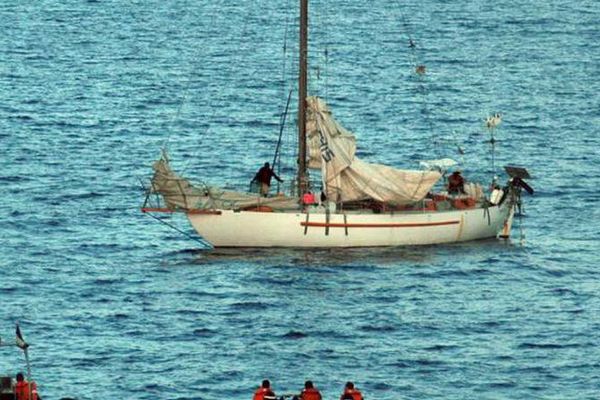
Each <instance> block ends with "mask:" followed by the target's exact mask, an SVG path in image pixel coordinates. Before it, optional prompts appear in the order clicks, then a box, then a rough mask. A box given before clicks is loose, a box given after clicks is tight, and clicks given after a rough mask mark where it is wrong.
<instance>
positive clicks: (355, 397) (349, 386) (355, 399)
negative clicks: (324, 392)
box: [340, 382, 363, 400]
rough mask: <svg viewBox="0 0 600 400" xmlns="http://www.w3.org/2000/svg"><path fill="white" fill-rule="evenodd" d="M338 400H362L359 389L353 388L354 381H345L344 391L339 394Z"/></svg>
mask: <svg viewBox="0 0 600 400" xmlns="http://www.w3.org/2000/svg"><path fill="white" fill-rule="evenodd" d="M340 400H363V397H362V393H361V392H360V390H358V389H355V388H354V383H352V382H346V386H344V393H342V395H341V396H340Z"/></svg>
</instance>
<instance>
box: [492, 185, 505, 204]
mask: <svg viewBox="0 0 600 400" xmlns="http://www.w3.org/2000/svg"><path fill="white" fill-rule="evenodd" d="M503 195H504V190H502V189H494V190H492V193H491V194H490V203H492V204H493V205H496V204H498V203H500V200H501V199H502V196H503Z"/></svg>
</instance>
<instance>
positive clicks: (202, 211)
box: [142, 208, 221, 215]
mask: <svg viewBox="0 0 600 400" xmlns="http://www.w3.org/2000/svg"><path fill="white" fill-rule="evenodd" d="M142 212H144V213H147V212H159V213H175V212H182V213H185V214H213V215H221V211H217V210H199V209H196V208H193V209H191V210H187V211H184V210H171V209H170V208H142Z"/></svg>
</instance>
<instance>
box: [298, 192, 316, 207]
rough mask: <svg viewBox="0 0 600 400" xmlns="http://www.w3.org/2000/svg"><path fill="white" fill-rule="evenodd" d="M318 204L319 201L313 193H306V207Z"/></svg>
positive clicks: (303, 198)
mask: <svg viewBox="0 0 600 400" xmlns="http://www.w3.org/2000/svg"><path fill="white" fill-rule="evenodd" d="M316 203H317V199H316V198H315V195H314V193H312V192H311V191H310V190H309V191H308V192H306V193H304V195H303V196H302V204H304V205H305V206H312V205H314V204H316Z"/></svg>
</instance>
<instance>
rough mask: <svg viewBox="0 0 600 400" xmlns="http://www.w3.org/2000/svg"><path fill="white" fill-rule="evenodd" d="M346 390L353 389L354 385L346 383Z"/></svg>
mask: <svg viewBox="0 0 600 400" xmlns="http://www.w3.org/2000/svg"><path fill="white" fill-rule="evenodd" d="M346 389H354V383H352V382H350V381H348V382H346Z"/></svg>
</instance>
